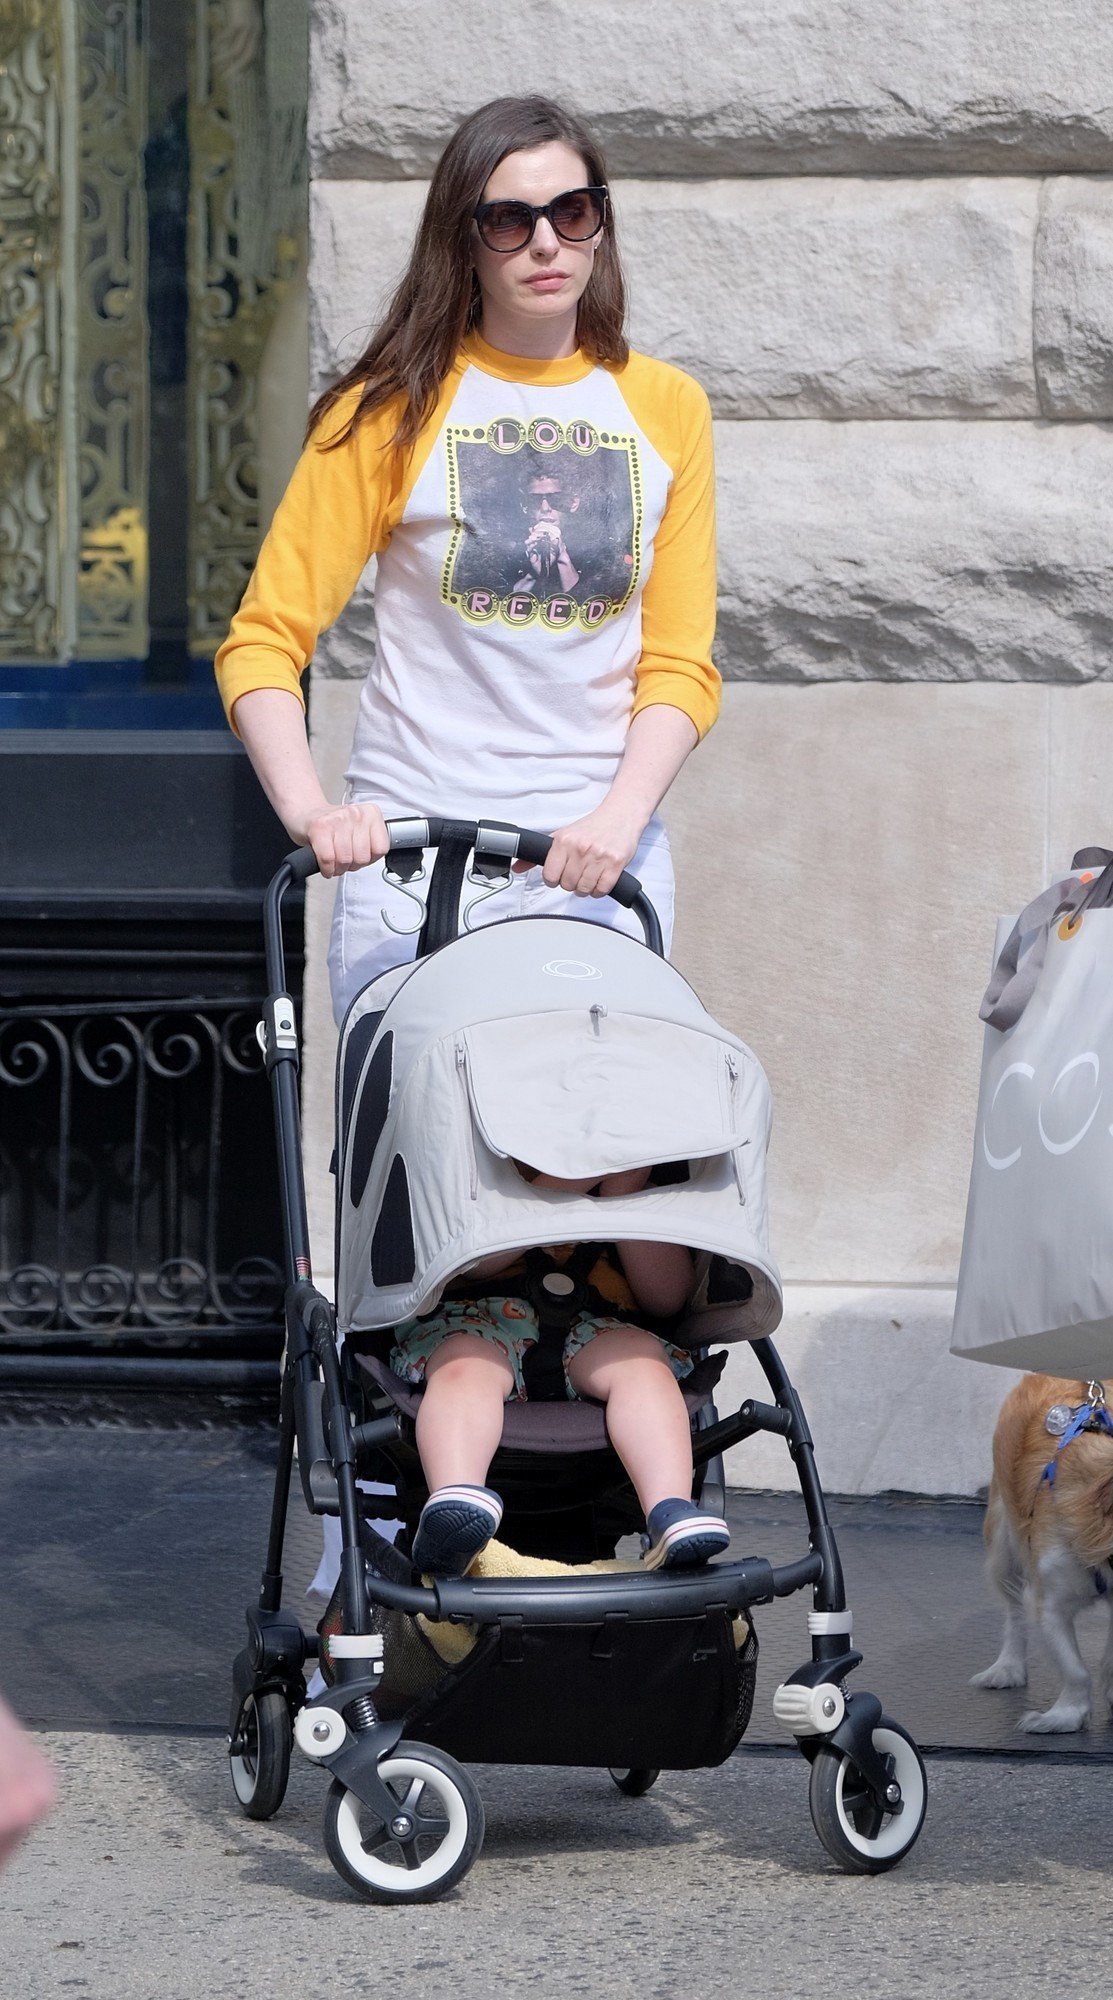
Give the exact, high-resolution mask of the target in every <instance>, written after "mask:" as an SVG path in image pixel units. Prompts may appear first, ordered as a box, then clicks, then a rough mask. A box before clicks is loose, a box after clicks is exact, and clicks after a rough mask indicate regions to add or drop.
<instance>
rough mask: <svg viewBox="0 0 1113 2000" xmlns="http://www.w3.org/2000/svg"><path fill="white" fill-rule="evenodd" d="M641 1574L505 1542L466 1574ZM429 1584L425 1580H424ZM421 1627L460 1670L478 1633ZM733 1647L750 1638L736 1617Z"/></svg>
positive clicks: (624, 1564) (636, 1566) (617, 1561)
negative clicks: (557, 1558) (558, 1558)
mask: <svg viewBox="0 0 1113 2000" xmlns="http://www.w3.org/2000/svg"><path fill="white" fill-rule="evenodd" d="M640 1570H641V1563H640V1562H637V1561H631V1560H630V1558H629V1557H618V1556H616V1557H607V1558H602V1559H601V1560H600V1561H598V1562H591V1563H561V1562H553V1561H551V1560H550V1558H549V1557H547V1556H523V1555H519V1553H518V1551H517V1549H512V1548H508V1547H507V1544H506V1543H505V1542H488V1544H487V1546H486V1548H485V1549H481V1550H480V1552H479V1554H478V1555H477V1556H476V1558H475V1561H474V1562H473V1563H472V1565H471V1568H470V1569H469V1570H468V1577H469V1579H470V1580H471V1581H473V1582H483V1581H494V1580H495V1579H496V1578H498V1577H505V1576H615V1575H627V1576H628V1575H630V1574H632V1573H633V1572H635V1571H640ZM426 1581H428V1578H427V1579H426ZM417 1622H418V1624H419V1625H420V1627H421V1629H422V1631H423V1632H424V1634H425V1637H426V1638H427V1639H428V1641H429V1644H430V1645H431V1646H432V1648H433V1650H434V1652H436V1653H438V1654H439V1655H440V1657H441V1659H442V1660H444V1662H445V1663H446V1665H447V1666H450V1667H455V1666H459V1664H460V1661H461V1660H466V1659H467V1656H468V1654H469V1653H470V1652H471V1650H472V1647H473V1646H474V1645H475V1642H476V1640H477V1638H478V1637H479V1632H478V1629H477V1628H476V1626H474V1625H470V1624H468V1625H450V1624H448V1623H447V1621H445V1620H443V1619H438V1620H434V1619H431V1618H426V1617H424V1616H423V1615H422V1614H420V1613H419V1615H418V1620H417ZM732 1630H733V1633H734V1643H735V1646H736V1647H737V1648H738V1650H739V1651H741V1649H742V1647H743V1646H744V1645H745V1643H746V1640H747V1638H748V1636H749V1631H750V1628H749V1625H748V1624H747V1622H746V1620H745V1618H743V1617H741V1616H739V1617H737V1618H735V1619H734V1620H733V1621H732Z"/></svg>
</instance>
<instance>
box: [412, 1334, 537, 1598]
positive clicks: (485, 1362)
mask: <svg viewBox="0 0 1113 2000" xmlns="http://www.w3.org/2000/svg"><path fill="white" fill-rule="evenodd" d="M513 1386H514V1371H513V1369H512V1368H511V1366H510V1363H509V1361H508V1360H507V1358H506V1356H505V1354H503V1353H502V1351H501V1350H500V1349H499V1348H497V1347H493V1346H492V1345H491V1343H490V1342H489V1341H486V1340H483V1339H481V1338H480V1337H479V1335H478V1334H467V1333H453V1334H450V1335H449V1337H448V1339H447V1340H445V1341H443V1342H442V1343H441V1345H440V1346H439V1347H438V1348H436V1349H435V1350H434V1352H433V1353H432V1354H431V1355H430V1357H429V1359H428V1361H427V1362H426V1364H425V1394H424V1395H423V1397H422V1399H421V1405H420V1408H419V1410H418V1413H417V1448H418V1451H419V1452H420V1453H421V1464H422V1470H423V1471H424V1473H425V1480H426V1484H427V1485H428V1488H429V1498H428V1500H427V1501H426V1502H425V1505H424V1507H423V1508H422V1510H421V1518H420V1520H419V1521H418V1524H417V1529H416V1532H415V1534H414V1541H413V1560H414V1565H415V1567H416V1568H417V1569H419V1570H421V1571H422V1572H423V1573H424V1574H426V1575H434V1576H459V1575H461V1574H462V1573H463V1572H464V1571H465V1570H466V1569H467V1568H468V1566H469V1565H470V1564H471V1563H472V1562H473V1561H474V1560H475V1558H476V1556H477V1555H478V1554H479V1552H480V1550H481V1549H483V1548H485V1547H486V1545H487V1543H488V1542H489V1541H490V1539H491V1536H492V1535H494V1534H497V1532H498V1528H499V1525H500V1523H501V1521H502V1501H501V1500H500V1499H499V1496H498V1494H497V1493H492V1491H491V1489H490V1487H488V1486H486V1485H485V1484H484V1482H485V1480H486V1478H487V1468H488V1467H489V1465H490V1463H491V1460H492V1458H493V1457H494V1455H495V1451H496V1450H497V1448H498V1442H499V1439H500V1437H501V1436H502V1409H503V1404H504V1403H505V1401H506V1396H507V1392H508V1391H509V1390H510V1389H512V1388H513Z"/></svg>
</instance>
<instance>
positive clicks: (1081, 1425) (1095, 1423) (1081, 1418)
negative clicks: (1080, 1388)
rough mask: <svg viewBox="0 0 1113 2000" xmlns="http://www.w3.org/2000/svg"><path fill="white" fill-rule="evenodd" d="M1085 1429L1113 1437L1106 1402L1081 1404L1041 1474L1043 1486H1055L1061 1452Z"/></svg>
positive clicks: (1112, 1426)
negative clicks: (1102, 1432)
mask: <svg viewBox="0 0 1113 2000" xmlns="http://www.w3.org/2000/svg"><path fill="white" fill-rule="evenodd" d="M1083 1431H1106V1432H1107V1433H1108V1434H1109V1436H1110V1437H1113V1417H1111V1416H1110V1414H1109V1411H1108V1410H1107V1409H1106V1407H1105V1404H1104V1402H1101V1403H1094V1402H1088V1403H1082V1404H1080V1405H1079V1408H1078V1409H1077V1410H1076V1411H1075V1413H1074V1415H1073V1417H1072V1418H1071V1420H1070V1423H1069V1424H1068V1425H1067V1428H1066V1430H1065V1431H1064V1432H1063V1435H1062V1437H1061V1438H1060V1439H1059V1442H1058V1444H1057V1445H1056V1447H1055V1451H1054V1454H1053V1456H1052V1457H1051V1458H1049V1459H1048V1462H1047V1464H1046V1465H1045V1466H1044V1469H1043V1472H1042V1473H1041V1475H1040V1485H1041V1486H1044V1485H1046V1486H1054V1484H1055V1474H1056V1471H1057V1470H1058V1465H1059V1453H1060V1452H1061V1451H1062V1450H1063V1448H1064V1446H1065V1445H1068V1444H1073V1442H1074V1440H1075V1438H1076V1437H1081V1436H1082V1433H1083Z"/></svg>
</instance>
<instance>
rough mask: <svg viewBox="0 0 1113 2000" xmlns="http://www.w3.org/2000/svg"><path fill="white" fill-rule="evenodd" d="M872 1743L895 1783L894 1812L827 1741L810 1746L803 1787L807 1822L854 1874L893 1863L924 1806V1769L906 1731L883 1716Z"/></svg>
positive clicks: (909, 1841)
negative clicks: (897, 1805) (811, 1753)
mask: <svg viewBox="0 0 1113 2000" xmlns="http://www.w3.org/2000/svg"><path fill="white" fill-rule="evenodd" d="M873 1745H874V1749H875V1750H876V1751H877V1754H878V1756H879V1757H880V1758H881V1760H882V1762H883V1763H884V1765H885V1767H886V1770H887V1771H888V1773H889V1776H890V1778H891V1779H895V1781H896V1783H897V1784H898V1785H899V1786H900V1791H901V1800H900V1810H899V1812H886V1811H885V1810H884V1809H883V1808H882V1807H881V1806H880V1805H879V1804H878V1803H877V1800H876V1799H875V1798H874V1796H873V1794H872V1793H871V1792H870V1791H869V1790H868V1789H867V1787H866V1785H865V1784H864V1782H863V1780H862V1778H861V1776H860V1774H859V1772H858V1769H857V1766H856V1765H855V1764H854V1762H853V1761H852V1759H851V1758H849V1757H848V1756H847V1755H846V1753H845V1752H844V1751H842V1750H837V1749H835V1747H834V1745H833V1744H830V1743H824V1744H822V1745H821V1747H820V1748H819V1749H818V1750H817V1751H816V1753H815V1757H814V1759H813V1761H812V1770H811V1783H810V1785H809V1787H808V1805H809V1807H810V1808H811V1815H812V1824H813V1826H814V1827H815V1830H816V1832H817V1833H818V1835H819V1838H820V1840H821V1841H822V1842H823V1845H824V1847H825V1848H826V1849H827V1852H828V1854H830V1855H831V1856H832V1857H833V1859H834V1860H835V1861H837V1862H838V1864H839V1867H840V1868H845V1869H846V1870H847V1871H848V1873H850V1874H854V1875H880V1874H882V1873H883V1872H884V1870H885V1869H887V1868H895V1867H896V1865H897V1862H898V1861H902V1860H903V1859H904V1856H905V1855H906V1854H907V1853H908V1851H909V1849H910V1848H911V1847H912V1846H914V1844H915V1842H916V1840H917V1839H918V1837H919V1833H920V1829H921V1827H922V1826H923V1823H924V1814H925V1812H926V1811H927V1773H926V1772H925V1770H924V1764H923V1759H922V1757H921V1756H920V1753H919V1751H918V1750H917V1748H916V1745H915V1744H914V1743H913V1741H912V1738H911V1737H910V1736H909V1735H908V1733H907V1731H906V1730H904V1729H902V1728H901V1727H900V1725H899V1724H898V1723H895V1722H890V1721H889V1718H888V1717H887V1716H883V1717H882V1719H881V1722H880V1723H879V1724H878V1726H877V1728H876V1729H875V1730H874V1732H873Z"/></svg>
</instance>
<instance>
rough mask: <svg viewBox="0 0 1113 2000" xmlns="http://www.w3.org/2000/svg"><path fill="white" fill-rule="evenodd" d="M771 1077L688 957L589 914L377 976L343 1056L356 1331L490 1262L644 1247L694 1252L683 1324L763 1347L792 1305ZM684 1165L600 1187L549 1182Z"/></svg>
mask: <svg viewBox="0 0 1113 2000" xmlns="http://www.w3.org/2000/svg"><path fill="white" fill-rule="evenodd" d="M769 1124H770V1097H769V1085H768V1083H767V1081H766V1077H765V1073H764V1071H763V1070H762V1068H761V1065H760V1063H759V1062H758V1061H757V1058H756V1057H755V1056H754V1054H753V1052H752V1050H750V1049H748V1048H747V1047H746V1045H745V1043H744V1042H740V1041H739V1040H738V1039H737V1038H736V1037H735V1036H734V1035H731V1034H729V1033H728V1032H727V1030H726V1029H725V1028H721V1027H720V1026H719V1025H718V1023H717V1022H716V1021H714V1020H713V1019H712V1017H711V1015H710V1014H708V1013H707V1011H706V1009H705V1008H704V1007H703V1006H701V1004H700V1002H699V1000H698V998H697V997H696V995H695V993H694V992H693V991H692V989H691V987H690V986H689V985H688V983H687V981H686V980H685V979H683V978H682V977H681V975H680V973H678V972H677V971H676V970H675V968H674V967H673V966H671V965H669V964H667V963H666V961H665V960H664V959H661V958H658V957H657V956H656V955H655V954H654V953H653V952H651V951H649V950H647V948H646V947H645V946H644V945H643V944H640V943H638V942H637V941H636V940H635V939H633V938H630V937H627V936H626V935H625V934H624V933H623V932H620V931H615V930H611V929H610V928H608V927H607V926H605V925H602V924H597V923H591V922H589V921H586V920H584V919H582V918H567V917H558V918H554V917H538V918H526V919H520V920H517V921H514V922H508V923H502V924H492V925H490V926H487V927H485V928H484V929H482V930H478V931H474V932H472V933H471V934H469V935H465V936H463V937H461V938H458V939H457V940H456V941H455V942H454V943H452V944H450V945H446V946H445V947H444V948H443V949H442V950H441V951H438V952H435V953H433V954H432V955H431V956H430V957H428V958H423V959H419V960H417V962H416V963H415V964H412V965H407V966H399V967H397V968H395V969H394V970H393V971H390V972H386V973H383V974H382V976H381V977H380V978H379V979H376V980H375V981H373V983H372V984H371V985H370V986H368V987H366V988H365V990H364V991H363V992H362V993H361V994H360V995H359V996H358V998H357V999H356V1000H355V1001H354V1002H353V1003H352V1006H351V1008H350V1009H349V1011H348V1016H347V1019H346V1021H345V1023H344V1028H343V1033H342V1036H341V1042H340V1051H339V1060H338V1067H337V1133H338V1142H337V1151H338V1168H337V1170H338V1176H339V1180H338V1243H337V1317H338V1325H339V1328H340V1330H341V1331H342V1332H345V1333H348V1332H352V1331H355V1330H357V1329H358V1330H364V1329H367V1330H370V1329H375V1328H384V1327H390V1326H393V1325H395V1324H396V1323H397V1322H398V1321H399V1320H402V1319H405V1318H407V1317H409V1315H411V1314H413V1313H425V1312H429V1311H431V1310H432V1308H433V1307H434V1306H435V1305H436V1304H437V1302H438V1301H439V1299H440V1297H441V1294H442V1292H443V1290H444V1288H445V1286H446V1285H447V1284H448V1283H449V1281H450V1280H451V1279H452V1278H454V1277H457V1276H459V1275H460V1274H461V1273H463V1272H464V1271H466V1270H467V1269H468V1267H469V1266H470V1265H472V1264H473V1263H475V1262H476V1260H477V1259H479V1258H481V1257H485V1256H488V1255H491V1254H493V1253H496V1252H501V1251H506V1252H514V1251H518V1250H525V1249H529V1248H531V1247H533V1246H534V1245H537V1244H547V1243H578V1242H598V1241H600V1240H604V1241H607V1242H613V1241H615V1240H616V1239H618V1240H621V1239H622V1238H640V1239H643V1240H650V1241H658V1242H662V1243H682V1244H684V1245H686V1246H687V1247H688V1248H689V1249H691V1250H693V1251H694V1252H696V1253H697V1255H696V1276H697V1282H696V1287H695V1290H694V1293H693V1297H692V1301H691V1310H690V1313H689V1316H688V1318H687V1320H686V1321H685V1323H684V1327H683V1331H682V1335H681V1337H682V1338H683V1339H684V1340H686V1341H687V1342H688V1344H689V1345H691V1346H702V1345H705V1344H706V1343H707V1342H709V1341H711V1340H757V1339H760V1338H761V1336H762V1335H764V1334H768V1333H772V1331H773V1330H774V1328H775V1327H776V1326H777V1324H778V1323H779V1321H780V1317H781V1305H782V1300H781V1284H780V1277H779V1275H778V1272H777V1267H776V1265H775V1264H774V1263H773V1260H772V1258H771V1257H770V1255H769V1250H768V1246H767V1240H766V1238H767V1213H766V1194H765V1151H766V1145H767V1142H768V1136H769ZM516 1161H522V1162H523V1163H525V1164H528V1165H530V1166H533V1167H536V1168H539V1169H540V1170H541V1171H542V1172H543V1173H548V1174H554V1175H559V1176H560V1177H562V1178H566V1179H581V1178H584V1177H585V1176H591V1177H592V1178H594V1177H596V1176H599V1175H602V1174H605V1173H611V1172H614V1171H616V1170H618V1169H621V1168H632V1167H645V1166H659V1165H662V1164H665V1163H672V1164H674V1165H680V1166H681V1167H686V1170H687V1177H686V1178H680V1179H677V1180H674V1181H672V1182H670V1183H669V1184H667V1185H653V1186H650V1187H647V1188H645V1189H643V1190H642V1192H641V1193H639V1194H635V1195H630V1196H617V1197H614V1198H612V1199H607V1200H600V1199H598V1198H596V1197H592V1196H589V1195H575V1194H568V1193H564V1192H559V1191H554V1190H547V1189H539V1188H537V1187H536V1186H534V1185H533V1184H531V1183H530V1182H529V1181H527V1180H526V1179H525V1178H524V1177H523V1176H522V1175H521V1174H520V1173H519V1172H518V1169H517V1166H516V1165H515V1162H516Z"/></svg>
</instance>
